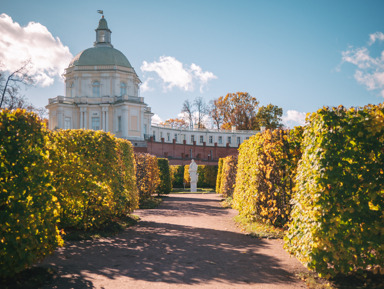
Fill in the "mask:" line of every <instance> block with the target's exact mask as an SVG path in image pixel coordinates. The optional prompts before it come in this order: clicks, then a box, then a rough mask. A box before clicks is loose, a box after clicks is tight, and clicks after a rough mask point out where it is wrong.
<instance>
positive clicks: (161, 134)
mask: <svg viewBox="0 0 384 289" xmlns="http://www.w3.org/2000/svg"><path fill="white" fill-rule="evenodd" d="M162 138H163V132H162V131H161V132H160V140H161V139H162Z"/></svg>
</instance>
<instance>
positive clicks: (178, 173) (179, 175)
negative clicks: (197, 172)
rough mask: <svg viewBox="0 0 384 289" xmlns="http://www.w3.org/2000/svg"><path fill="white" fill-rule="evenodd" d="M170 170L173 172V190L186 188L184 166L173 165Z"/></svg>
mask: <svg viewBox="0 0 384 289" xmlns="http://www.w3.org/2000/svg"><path fill="white" fill-rule="evenodd" d="M169 168H170V172H171V182H172V188H184V183H183V180H184V166H179V165H171V166H169Z"/></svg>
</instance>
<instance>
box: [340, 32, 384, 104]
mask: <svg viewBox="0 0 384 289" xmlns="http://www.w3.org/2000/svg"><path fill="white" fill-rule="evenodd" d="M377 41H380V42H381V41H384V34H383V33H382V32H376V33H373V34H371V35H370V36H369V42H368V47H359V48H356V49H354V48H353V47H349V48H348V50H346V51H343V52H342V63H344V62H347V63H351V64H353V65H355V66H356V67H357V69H356V71H355V74H354V77H355V79H356V81H357V82H358V83H360V84H362V85H364V86H365V87H366V88H367V89H368V90H378V91H379V92H380V94H381V95H382V96H383V97H384V51H382V52H381V54H380V56H378V57H372V56H371V55H370V48H371V46H372V45H373V44H375V43H376V42H377Z"/></svg>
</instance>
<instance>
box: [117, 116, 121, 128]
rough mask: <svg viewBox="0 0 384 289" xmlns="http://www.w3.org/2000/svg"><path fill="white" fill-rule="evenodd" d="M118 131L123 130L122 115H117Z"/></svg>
mask: <svg viewBox="0 0 384 289" xmlns="http://www.w3.org/2000/svg"><path fill="white" fill-rule="evenodd" d="M117 131H121V116H118V117H117Z"/></svg>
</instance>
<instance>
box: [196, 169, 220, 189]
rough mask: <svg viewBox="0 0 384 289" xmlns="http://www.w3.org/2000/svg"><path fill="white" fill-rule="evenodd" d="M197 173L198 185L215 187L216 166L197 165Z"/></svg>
mask: <svg viewBox="0 0 384 289" xmlns="http://www.w3.org/2000/svg"><path fill="white" fill-rule="evenodd" d="M197 173H198V174H199V179H198V181H197V186H198V187H200V188H212V189H214V188H215V187H216V178H217V166H207V165H198V166H197Z"/></svg>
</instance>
